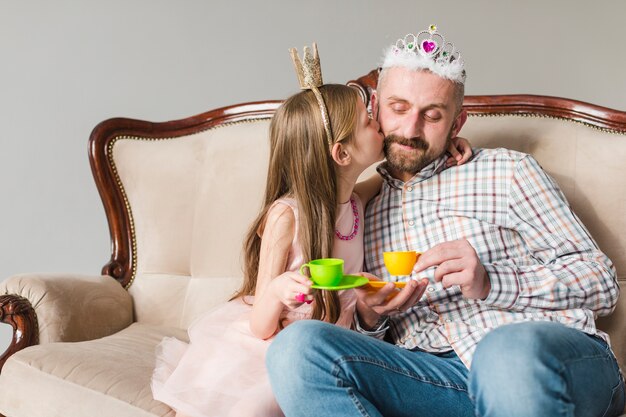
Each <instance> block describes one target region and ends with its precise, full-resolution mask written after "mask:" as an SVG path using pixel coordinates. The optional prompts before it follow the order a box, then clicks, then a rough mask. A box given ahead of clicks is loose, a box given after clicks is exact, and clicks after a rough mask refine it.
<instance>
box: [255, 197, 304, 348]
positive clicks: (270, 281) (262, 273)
mask: <svg viewBox="0 0 626 417" xmlns="http://www.w3.org/2000/svg"><path fill="white" fill-rule="evenodd" d="M295 230H296V220H295V216H294V214H293V211H292V210H291V208H290V207H288V206H286V205H284V204H276V205H275V206H274V207H272V208H271V209H270V210H269V211H268V213H267V218H266V221H265V227H264V230H263V236H262V238H261V251H260V254H259V272H258V276H257V283H256V291H255V297H254V305H253V306H252V314H251V317H250V330H251V331H252V333H253V334H254V335H255V336H257V337H258V338H261V339H267V338H269V337H271V336H273V335H274V334H275V333H276V331H277V330H278V329H279V320H280V315H281V313H282V311H283V309H284V308H285V306H287V307H291V308H295V307H297V306H299V305H300V304H302V303H301V302H298V301H296V300H295V295H296V294H297V293H299V292H301V293H303V294H310V293H311V291H312V290H311V288H310V286H311V281H310V280H309V279H308V278H307V277H305V276H302V275H300V274H298V273H296V272H289V271H285V269H286V267H287V260H288V257H289V251H290V249H291V243H292V241H293V238H294V235H295Z"/></svg>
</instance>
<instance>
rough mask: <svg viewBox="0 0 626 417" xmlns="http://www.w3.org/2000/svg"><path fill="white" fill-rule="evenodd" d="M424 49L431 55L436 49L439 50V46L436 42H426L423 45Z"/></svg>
mask: <svg viewBox="0 0 626 417" xmlns="http://www.w3.org/2000/svg"><path fill="white" fill-rule="evenodd" d="M422 49H423V50H424V52H426V53H428V54H429V53H431V52H432V51H434V50H435V49H437V44H436V43H435V42H430V41H424V42H423V43H422Z"/></svg>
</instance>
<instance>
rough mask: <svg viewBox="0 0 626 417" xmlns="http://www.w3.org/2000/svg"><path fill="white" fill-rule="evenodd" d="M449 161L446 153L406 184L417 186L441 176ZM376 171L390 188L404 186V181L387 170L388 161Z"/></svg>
mask: <svg viewBox="0 0 626 417" xmlns="http://www.w3.org/2000/svg"><path fill="white" fill-rule="evenodd" d="M447 160H448V154H447V153H445V154H443V155H442V156H440V157H439V158H437V159H435V160H434V161H433V162H431V163H430V164H428V165H426V166H425V167H424V168H422V170H421V171H419V172H418V173H416V174H415V175H414V176H413V177H412V178H411V179H410V180H408V181H407V182H406V183H407V184H417V183H419V182H422V181H424V180H427V179H429V178H431V177H433V176H435V175H437V174H439V173H440V172H441V171H443V170H445V169H446V161H447ZM376 170H377V171H378V173H379V174H380V175H381V176H382V177H383V179H384V180H385V181H386V182H387V184H389V185H390V186H392V187H394V188H402V187H403V186H404V182H403V181H402V180H399V179H397V178H395V177H393V176H392V175H391V174H390V173H389V171H388V170H387V161H385V162H383V163H381V164H379V165H378V167H376Z"/></svg>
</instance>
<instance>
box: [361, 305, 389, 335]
mask: <svg viewBox="0 0 626 417" xmlns="http://www.w3.org/2000/svg"><path fill="white" fill-rule="evenodd" d="M388 321H389V317H388V316H385V315H379V316H378V318H377V319H376V322H375V323H374V324H373V325H372V326H371V327H370V326H368V325H367V323H365V322H364V321H363V320H362V319H361V317H360V316H359V313H358V311H355V312H354V323H355V325H356V330H357V331H358V332H360V333H365V334H369V335H376V336H379V335H384V333H385V332H386V331H387V328H388V326H387V323H388Z"/></svg>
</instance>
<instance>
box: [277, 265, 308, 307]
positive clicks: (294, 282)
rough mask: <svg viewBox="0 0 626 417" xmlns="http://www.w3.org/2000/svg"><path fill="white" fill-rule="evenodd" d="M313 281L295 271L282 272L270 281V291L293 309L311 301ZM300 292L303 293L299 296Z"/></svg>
mask: <svg viewBox="0 0 626 417" xmlns="http://www.w3.org/2000/svg"><path fill="white" fill-rule="evenodd" d="M311 285H313V282H312V281H311V280H310V279H309V278H308V277H305V276H304V275H301V274H299V273H297V272H283V273H282V274H280V275H279V276H277V277H276V278H274V279H273V280H272V281H271V282H270V288H269V289H270V291H271V293H272V294H273V295H274V297H276V298H277V299H278V300H280V302H281V303H283V304H284V305H285V306H287V307H288V308H290V309H294V308H296V307H299V306H300V305H302V303H304V302H306V303H307V304H309V303H310V302H311V301H313V289H312V288H311ZM300 294H303V296H301V295H300Z"/></svg>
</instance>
